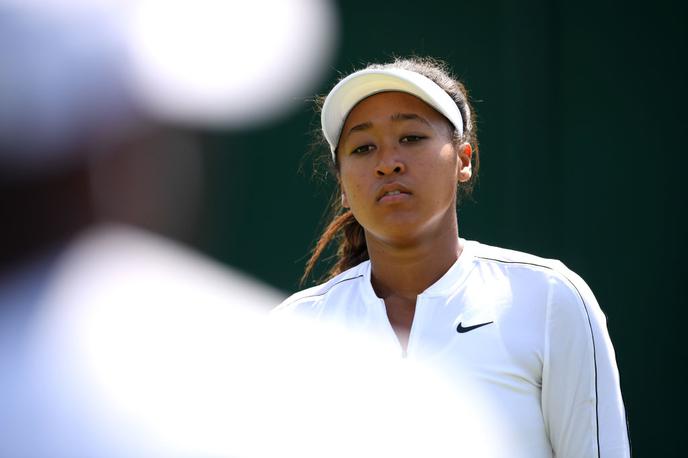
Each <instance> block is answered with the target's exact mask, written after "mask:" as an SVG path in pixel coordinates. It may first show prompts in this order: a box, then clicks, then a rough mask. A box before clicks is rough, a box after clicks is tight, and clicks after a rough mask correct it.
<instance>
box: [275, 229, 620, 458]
mask: <svg viewBox="0 0 688 458" xmlns="http://www.w3.org/2000/svg"><path fill="white" fill-rule="evenodd" d="M462 242H463V245H464V249H463V252H462V253H461V255H460V256H459V259H458V260H457V261H456V263H455V264H454V265H453V266H452V267H451V268H450V269H449V270H448V271H447V272H446V273H445V274H444V275H443V276H442V277H441V278H440V279H439V280H438V281H437V282H435V283H434V284H433V285H431V286H430V287H429V288H428V289H426V290H425V291H424V292H423V293H421V294H420V295H418V298H417V301H416V311H415V316H414V319H413V324H412V326H411V331H410V336H409V341H408V347H407V354H406V355H405V356H407V357H408V360H416V361H418V360H420V361H424V362H430V363H431V364H432V365H433V366H435V367H438V368H440V369H441V370H442V371H443V373H444V374H446V375H447V376H448V377H449V379H452V378H455V379H456V380H459V379H465V378H466V377H468V378H470V379H471V380H472V381H473V382H475V384H476V385H478V386H480V387H481V388H483V389H484V391H485V393H486V396H487V398H489V399H488V402H491V403H492V405H493V407H494V408H495V411H496V412H497V414H498V416H499V419H500V422H501V426H500V427H499V434H498V435H497V437H494V440H495V441H504V443H505V444H508V451H507V452H504V453H506V454H505V455H503V456H509V457H529V458H536V457H552V456H556V457H563V458H574V457H575V458H581V457H603V458H611V457H627V456H630V445H629V441H628V434H627V427H626V418H625V413H624V406H623V401H622V398H621V391H620V388H619V374H618V370H617V367H616V362H615V357H614V349H613V347H612V344H611V341H610V339H609V335H608V332H607V328H606V319H605V316H604V314H603V312H602V310H601V309H600V307H599V305H598V304H597V301H596V300H595V297H594V296H593V293H592V291H591V290H590V288H589V287H588V286H587V285H586V284H585V282H584V281H583V280H582V279H581V278H580V277H579V276H578V275H576V274H575V273H574V272H572V271H570V270H569V269H568V268H566V267H565V266H564V265H563V264H562V263H561V262H559V261H556V260H550V259H543V258H539V257H536V256H532V255H528V254H525V253H521V252H516V251H511V250H506V249H501V248H496V247H491V246H487V245H483V244H480V243H478V242H474V241H463V240H462ZM370 275H371V264H370V261H365V262H363V263H361V264H359V265H357V266H355V267H353V268H351V269H349V270H347V271H345V272H343V273H341V274H340V275H337V276H336V277H334V278H332V279H330V280H329V281H328V282H326V283H324V284H322V285H318V286H315V287H312V288H309V289H306V290H303V291H300V292H298V293H296V294H294V295H292V296H291V297H289V298H288V299H286V300H285V301H284V302H283V303H282V304H281V305H280V307H279V308H278V309H277V311H278V312H279V315H282V314H288V315H292V314H297V315H305V316H309V317H312V318H315V319H317V320H318V321H325V322H330V323H332V322H334V323H337V324H338V325H342V326H344V327H345V328H347V329H351V330H355V331H356V332H360V331H363V332H365V333H371V334H373V335H375V336H377V337H379V338H380V339H382V341H383V342H384V343H385V344H386V345H388V347H389V348H393V349H394V351H395V352H396V355H401V354H402V349H401V346H400V344H399V341H398V339H397V337H396V334H395V332H394V330H393V329H392V327H391V325H390V323H389V320H388V318H387V314H386V309H385V304H384V301H383V300H382V299H380V298H378V297H377V296H376V295H375V292H374V290H373V288H372V286H371V282H370ZM495 431H496V429H495ZM457 453H458V451H457ZM459 455H460V453H459V454H458V455H457V456H459Z"/></svg>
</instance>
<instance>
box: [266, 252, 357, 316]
mask: <svg viewBox="0 0 688 458" xmlns="http://www.w3.org/2000/svg"><path fill="white" fill-rule="evenodd" d="M369 263H370V262H369V261H364V262H362V263H361V264H359V265H357V266H355V267H352V268H350V269H348V270H346V271H344V272H342V273H340V274H339V275H337V276H335V277H332V278H331V279H329V280H328V281H326V282H325V283H322V284H319V285H316V286H313V287H310V288H306V289H304V290H301V291H298V292H296V293H294V294H292V295H291V296H289V297H288V298H286V299H285V300H284V301H283V302H282V303H281V304H280V305H278V306H277V307H276V308H275V309H274V310H273V311H272V314H274V315H280V316H282V315H290V314H304V315H313V314H317V312H318V310H319V309H320V308H322V306H323V305H324V304H325V303H328V302H333V301H334V302H337V301H338V299H339V298H341V297H342V296H348V295H349V294H350V293H351V292H352V290H355V289H356V288H358V287H359V286H360V281H361V280H362V279H364V277H365V273H366V270H367V268H368V265H369Z"/></svg>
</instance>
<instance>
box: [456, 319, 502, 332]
mask: <svg viewBox="0 0 688 458" xmlns="http://www.w3.org/2000/svg"><path fill="white" fill-rule="evenodd" d="M491 323H494V321H488V322H487V323H480V324H475V325H473V326H466V327H463V325H462V324H461V323H459V325H458V326H457V327H456V332H458V333H459V334H463V333H464V332H468V331H472V330H474V329H478V328H482V327H483V326H487V325H488V324H491Z"/></svg>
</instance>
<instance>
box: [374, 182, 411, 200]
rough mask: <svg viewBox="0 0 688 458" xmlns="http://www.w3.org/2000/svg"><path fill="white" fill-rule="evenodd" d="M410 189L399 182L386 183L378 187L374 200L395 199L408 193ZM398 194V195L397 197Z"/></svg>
mask: <svg viewBox="0 0 688 458" xmlns="http://www.w3.org/2000/svg"><path fill="white" fill-rule="evenodd" d="M410 194H411V191H410V190H409V189H408V188H407V187H406V186H404V185H402V184H401V183H387V184H385V185H383V186H381V187H380V189H378V192H377V195H376V200H377V201H378V202H379V201H381V200H382V199H383V198H386V199H390V200H391V199H397V198H399V197H401V196H403V195H410ZM397 196H398V197H397Z"/></svg>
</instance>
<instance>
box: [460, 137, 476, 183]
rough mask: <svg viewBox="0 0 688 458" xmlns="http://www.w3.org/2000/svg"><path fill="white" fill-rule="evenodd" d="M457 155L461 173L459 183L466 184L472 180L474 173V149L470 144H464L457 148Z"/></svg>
mask: <svg viewBox="0 0 688 458" xmlns="http://www.w3.org/2000/svg"><path fill="white" fill-rule="evenodd" d="M457 150H458V151H457V154H458V156H459V173H458V180H459V183H465V182H466V181H468V180H470V179H471V176H472V175H473V171H472V169H471V155H472V154H473V148H471V145H470V143H462V144H461V145H459V147H458V148H457Z"/></svg>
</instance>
